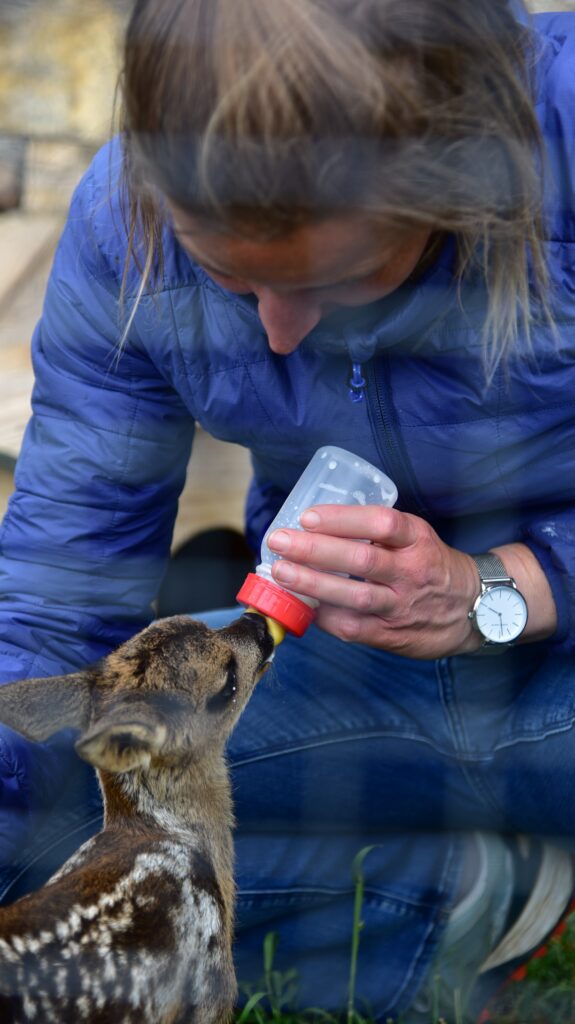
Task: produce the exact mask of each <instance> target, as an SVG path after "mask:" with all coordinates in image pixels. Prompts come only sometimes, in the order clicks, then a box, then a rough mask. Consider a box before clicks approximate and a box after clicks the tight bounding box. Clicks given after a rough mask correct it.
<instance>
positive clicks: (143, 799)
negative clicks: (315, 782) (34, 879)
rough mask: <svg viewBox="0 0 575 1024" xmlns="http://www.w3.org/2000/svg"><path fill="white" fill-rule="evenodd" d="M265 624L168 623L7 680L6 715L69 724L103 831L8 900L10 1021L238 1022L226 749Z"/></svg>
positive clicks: (265, 635)
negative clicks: (94, 656) (102, 654)
mask: <svg viewBox="0 0 575 1024" xmlns="http://www.w3.org/2000/svg"><path fill="white" fill-rule="evenodd" d="M273 649H274V645H273V641H272V639H271V636H270V633H269V631H268V629H267V626H266V622H265V619H263V618H262V617H261V616H259V615H253V614H245V615H243V616H242V617H241V618H240V619H238V620H237V621H236V622H234V623H232V624H231V625H230V626H229V627H227V628H225V629H220V630H211V629H208V627H207V626H205V625H202V624H201V623H199V622H195V621H194V620H192V619H190V618H188V617H187V616H174V617H172V618H168V619H164V620H160V621H158V622H156V623H154V624H153V625H151V626H149V627H148V628H147V629H145V630H144V631H143V632H142V633H139V634H138V635H137V636H135V637H133V638H132V639H131V640H129V641H128V642H127V643H125V644H124V645H123V646H122V647H120V648H119V649H118V650H117V651H116V652H114V653H113V654H110V655H109V656H108V657H107V658H105V659H104V660H103V661H101V662H100V663H98V664H97V665H95V666H91V667H89V668H87V669H86V670H84V671H80V672H75V673H73V674H71V675H65V676H57V677H53V678H49V679H32V680H23V681H20V682H16V683H9V684H7V685H5V686H3V687H0V721H3V722H5V723H6V724H7V725H9V726H11V727H12V728H14V729H16V730H18V731H19V732H21V733H22V734H23V735H24V736H27V737H29V738H30V739H33V740H38V741H41V740H44V739H46V738H48V737H49V736H51V735H52V734H53V733H55V732H57V731H59V730H60V729H63V728H65V727H67V726H72V727H74V728H77V729H79V730H80V738H79V739H78V741H77V743H76V750H77V752H78V753H79V755H80V756H81V757H83V758H84V759H85V760H87V761H89V762H90V763H91V764H93V765H94V766H95V767H96V769H97V772H98V775H99V779H100V785H101V789H102V793H103V797H104V825H103V829H102V831H101V832H100V833H99V834H98V835H96V836H95V837H94V838H92V839H90V840H88V842H86V843H85V844H84V845H83V846H82V847H81V848H80V849H79V850H78V851H77V852H76V853H75V854H74V855H73V856H72V857H71V858H70V859H69V860H68V861H67V862H66V864H64V866H63V867H62V868H61V869H60V870H59V871H58V872H57V874H55V875H54V876H53V877H52V878H51V879H50V880H49V882H48V883H47V884H46V885H45V886H44V887H42V888H41V889H39V890H38V891H37V892H35V893H33V894H31V895H29V896H25V897H23V898H22V899H19V900H17V901H16V902H15V903H14V904H12V905H11V906H9V907H6V908H4V909H0V1021H2V1024H9V1022H12V1024H24V1022H28V1021H29V1022H34V1024H52V1022H53V1024H72V1022H74V1024H77V1022H83V1021H86V1022H89V1024H124V1022H125V1024H136V1022H137V1024H180V1022H181V1024H184V1022H186V1024H192V1022H193V1024H226V1022H228V1021H229V1019H230V1016H231V1013H232V1009H233V1004H234V998H235V994H236V982H235V974H234V969H233V964H232V955H231V945H232V927H233V903H234V887H233V847H232V826H233V811H232V801H231V792H230V784H229V780H228V773H227V769H226V764H225V759H224V745H225V741H226V739H227V737H228V736H229V734H230V732H231V730H232V729H233V726H234V724H235V722H236V721H237V719H238V717H239V715H240V713H241V711H242V710H243V708H244V706H245V704H246V703H247V701H248V699H249V697H250V695H251V693H252V690H253V688H254V686H255V684H256V682H257V681H258V679H259V678H260V676H261V675H262V673H263V672H264V671H265V669H266V668H267V667H268V664H269V662H270V661H271V658H272V655H273Z"/></svg>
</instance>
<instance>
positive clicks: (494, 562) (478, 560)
mask: <svg viewBox="0 0 575 1024" xmlns="http://www.w3.org/2000/svg"><path fill="white" fill-rule="evenodd" d="M473 561H474V562H475V564H476V566H477V570H478V572H479V577H480V579H481V582H482V583H483V584H485V583H507V584H508V585H509V584H511V586H514V581H513V580H512V579H511V577H510V575H509V573H508V572H507V569H506V568H505V566H504V565H503V562H502V561H501V559H500V557H499V555H494V554H492V553H491V552H487V553H486V554H481V555H473Z"/></svg>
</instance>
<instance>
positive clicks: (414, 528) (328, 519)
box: [300, 505, 421, 548]
mask: <svg viewBox="0 0 575 1024" xmlns="http://www.w3.org/2000/svg"><path fill="white" fill-rule="evenodd" d="M300 522H301V525H302V526H303V527H304V530H305V531H306V532H314V533H328V534H331V536H333V537H348V538H355V539H358V538H359V539H363V540H370V541H373V542H375V543H377V544H382V545H385V546H386V547H392V548H400V547H408V546H409V545H410V544H414V543H415V541H416V540H417V537H418V532H419V524H420V522H421V520H419V519H418V518H417V517H416V516H411V515H409V514H408V513H406V512H400V511H399V510H398V509H396V508H385V507H383V506H381V505H315V506H314V507H313V509H307V510H306V511H305V512H303V513H302V515H301V517H300Z"/></svg>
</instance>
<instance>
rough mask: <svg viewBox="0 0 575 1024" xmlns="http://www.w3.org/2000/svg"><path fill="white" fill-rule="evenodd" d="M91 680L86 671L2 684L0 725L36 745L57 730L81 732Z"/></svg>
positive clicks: (88, 706)
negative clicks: (34, 741)
mask: <svg viewBox="0 0 575 1024" xmlns="http://www.w3.org/2000/svg"><path fill="white" fill-rule="evenodd" d="M94 679H95V676H94V673H93V672H91V671H89V670H87V671H84V672H73V673H71V674H70V675H67V676H49V677H48V678H47V679H22V680H20V681H19V682H16V683H5V684H4V686H0V722H3V723H4V724H5V725H8V726H9V727H10V728H11V729H15V730H16V732H19V733H21V734H22V736H25V737H26V738H27V739H30V740H36V741H37V742H39V743H40V742H42V741H43V740H46V739H48V737H49V736H52V735H53V734H54V733H55V732H59V731H60V730H61V729H66V728H72V729H85V728H86V727H87V725H88V723H89V721H90V712H91V707H92V688H93V684H94Z"/></svg>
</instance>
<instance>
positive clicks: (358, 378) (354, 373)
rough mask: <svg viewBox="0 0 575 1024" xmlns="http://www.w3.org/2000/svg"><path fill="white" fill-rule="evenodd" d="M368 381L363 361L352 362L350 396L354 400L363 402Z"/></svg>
mask: <svg viewBox="0 0 575 1024" xmlns="http://www.w3.org/2000/svg"><path fill="white" fill-rule="evenodd" d="M366 386H367V381H366V379H365V377H364V376H363V372H362V368H361V363H353V362H352V364H351V377H350V378H349V397H350V398H351V400H352V402H363V400H364V398H365V388H366Z"/></svg>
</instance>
